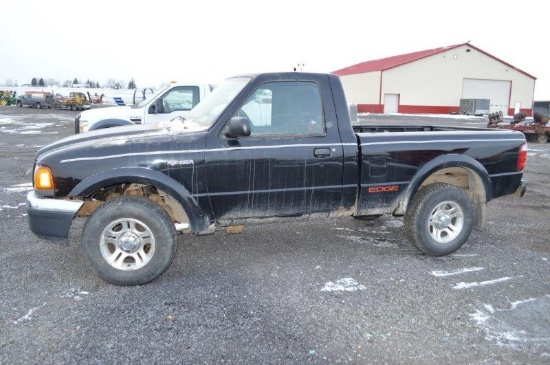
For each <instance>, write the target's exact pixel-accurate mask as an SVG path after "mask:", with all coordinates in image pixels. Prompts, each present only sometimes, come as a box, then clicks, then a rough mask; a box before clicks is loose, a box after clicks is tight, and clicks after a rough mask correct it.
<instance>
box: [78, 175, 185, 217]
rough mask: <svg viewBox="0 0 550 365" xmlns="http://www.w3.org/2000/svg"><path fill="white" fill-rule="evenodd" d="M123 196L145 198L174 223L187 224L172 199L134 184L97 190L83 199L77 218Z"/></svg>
mask: <svg viewBox="0 0 550 365" xmlns="http://www.w3.org/2000/svg"><path fill="white" fill-rule="evenodd" d="M125 195H134V196H146V197H147V198H149V199H150V200H152V201H153V202H155V203H157V204H158V205H160V206H161V207H162V208H164V210H166V211H167V212H168V214H169V215H170V217H171V218H172V220H173V221H174V222H178V223H189V218H188V217H187V214H186V213H185V210H184V209H183V207H182V205H181V204H180V203H179V202H178V201H177V200H176V199H174V197H172V196H171V195H169V194H168V193H166V192H165V191H163V190H161V189H158V188H156V187H155V186H151V185H145V184H136V183H123V184H116V185H111V186H107V187H104V188H102V189H99V190H97V191H96V192H94V193H92V194H91V195H90V196H88V197H87V198H85V199H84V204H83V206H82V208H80V210H79V212H78V216H79V217H88V216H90V215H91V214H92V213H93V212H94V211H95V210H96V209H97V208H99V207H100V206H101V205H103V203H105V202H108V201H111V200H114V199H116V198H118V197H120V196H125Z"/></svg>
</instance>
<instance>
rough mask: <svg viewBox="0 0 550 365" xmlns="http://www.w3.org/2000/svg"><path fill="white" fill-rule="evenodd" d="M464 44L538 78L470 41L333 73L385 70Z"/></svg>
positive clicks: (347, 73) (367, 62)
mask: <svg viewBox="0 0 550 365" xmlns="http://www.w3.org/2000/svg"><path fill="white" fill-rule="evenodd" d="M462 46H468V47H470V48H472V49H475V50H477V51H478V52H481V53H483V54H484V55H486V56H488V57H491V58H492V59H494V60H497V61H498V62H500V63H503V64H505V65H506V66H508V67H510V68H513V69H514V70H516V71H518V72H521V73H522V74H524V75H526V76H528V77H530V78H532V79H534V80H536V77H534V76H531V75H529V74H528V73H527V72H525V71H522V70H520V69H519V68H517V67H514V66H512V65H510V64H509V63H507V62H504V61H502V60H501V59H499V58H497V57H495V56H493V55H491V54H489V53H487V52H485V51H483V50H481V49H479V48H477V47H475V46H473V45H471V44H470V43H468V42H466V43H461V44H455V45H452V46H447V47H439V48H434V49H427V50H424V51H418V52H412V53H406V54H402V55H397V56H392V57H386V58H380V59H377V60H372V61H366V62H361V63H358V64H356V65H353V66H349V67H346V68H343V69H340V70H336V71H333V72H332V73H333V74H336V75H338V76H346V75H356V74H362V73H366V72H373V71H385V70H389V69H391V68H395V67H399V66H402V65H405V64H407V63H411V62H414V61H418V60H420V59H423V58H427V57H431V56H433V55H436V54H439V53H443V52H445V51H448V50H451V49H454V48H458V47H462Z"/></svg>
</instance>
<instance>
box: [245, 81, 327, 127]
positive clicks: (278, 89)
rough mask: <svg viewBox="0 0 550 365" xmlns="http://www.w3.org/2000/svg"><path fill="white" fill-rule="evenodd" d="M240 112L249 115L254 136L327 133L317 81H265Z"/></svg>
mask: <svg viewBox="0 0 550 365" xmlns="http://www.w3.org/2000/svg"><path fill="white" fill-rule="evenodd" d="M238 114H239V115H241V116H246V117H248V118H249V119H250V122H251V124H252V133H251V137H255V136H265V137H267V136H281V135H289V136H291V135H296V136H304V135H305V136H319V135H324V133H325V120H324V115H323V106H322V103H321V93H320V90H319V86H318V84H316V83H315V82H308V81H286V82H270V83H266V84H264V85H262V86H261V87H260V88H259V89H257V90H256V91H255V92H254V94H252V95H251V96H250V97H249V98H248V100H247V101H246V103H245V104H244V105H243V106H242V107H241V109H240V110H239V112H238Z"/></svg>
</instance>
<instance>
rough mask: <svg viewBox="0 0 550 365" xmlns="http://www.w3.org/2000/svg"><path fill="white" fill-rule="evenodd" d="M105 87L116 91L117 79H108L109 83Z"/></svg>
mask: <svg viewBox="0 0 550 365" xmlns="http://www.w3.org/2000/svg"><path fill="white" fill-rule="evenodd" d="M105 86H107V87H109V88H111V89H114V88H115V86H116V81H115V79H107V82H106V83H105Z"/></svg>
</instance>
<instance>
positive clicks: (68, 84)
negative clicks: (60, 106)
mask: <svg viewBox="0 0 550 365" xmlns="http://www.w3.org/2000/svg"><path fill="white" fill-rule="evenodd" d="M72 84H73V83H72V81H71V80H65V81H64V82H63V87H71V86H72Z"/></svg>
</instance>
